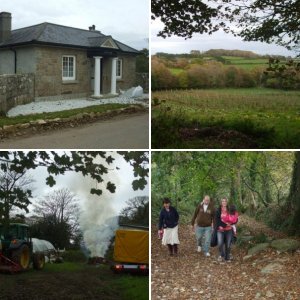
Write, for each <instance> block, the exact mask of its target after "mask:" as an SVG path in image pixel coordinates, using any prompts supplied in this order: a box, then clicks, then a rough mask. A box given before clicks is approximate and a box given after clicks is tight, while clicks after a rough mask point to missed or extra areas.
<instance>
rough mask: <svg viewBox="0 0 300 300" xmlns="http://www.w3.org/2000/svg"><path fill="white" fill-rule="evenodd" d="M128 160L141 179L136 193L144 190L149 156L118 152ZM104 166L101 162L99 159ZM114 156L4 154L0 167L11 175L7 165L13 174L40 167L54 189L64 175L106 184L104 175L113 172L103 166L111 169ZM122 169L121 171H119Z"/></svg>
mask: <svg viewBox="0 0 300 300" xmlns="http://www.w3.org/2000/svg"><path fill="white" fill-rule="evenodd" d="M116 153H117V154H119V155H120V156H121V157H123V158H124V159H125V161H126V162H128V163H129V164H130V165H131V166H132V167H133V171H134V177H136V178H137V177H138V179H135V180H134V181H133V182H132V187H133V189H134V190H138V189H141V190H142V189H144V188H145V186H146V184H147V180H146V179H145V178H147V177H148V170H149V169H148V161H149V157H148V152H140V151H119V152H116ZM99 158H100V159H101V162H97V159H99ZM114 160H115V159H114V158H113V156H112V155H111V154H110V152H106V151H72V152H55V151H51V152H47V151H28V152H23V151H1V152H0V167H1V170H2V171H4V172H6V171H7V163H9V170H10V171H13V172H16V173H18V174H21V173H23V172H26V171H27V170H31V169H36V168H37V167H45V168H47V171H48V177H47V178H46V184H47V185H49V186H50V187H52V186H54V185H55V184H56V181H55V179H54V176H56V175H63V174H65V173H66V172H70V171H71V172H76V173H81V174H82V175H83V176H90V177H91V178H92V179H94V180H96V181H97V182H98V183H101V182H103V181H104V179H103V175H105V174H107V173H108V172H109V171H110V170H109V168H108V167H107V166H105V165H104V164H103V161H105V162H106V163H107V164H108V165H112V163H113V162H114ZM116 168H118V167H116ZM106 189H107V190H109V191H110V192H111V193H114V192H115V190H116V185H115V184H114V183H113V182H111V181H108V182H107V183H106ZM91 193H92V194H97V195H99V196H100V195H101V194H102V190H101V189H97V188H92V189H91Z"/></svg>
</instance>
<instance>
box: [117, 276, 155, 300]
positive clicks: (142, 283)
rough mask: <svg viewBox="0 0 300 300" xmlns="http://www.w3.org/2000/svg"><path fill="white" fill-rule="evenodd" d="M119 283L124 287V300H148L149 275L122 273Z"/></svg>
mask: <svg viewBox="0 0 300 300" xmlns="http://www.w3.org/2000/svg"><path fill="white" fill-rule="evenodd" d="M118 284H119V285H120V287H121V288H122V289H123V293H122V296H123V297H124V300H133V299H139V300H147V299H149V292H148V290H149V277H148V276H131V275H125V274H124V275H122V276H121V277H120V278H119V279H118Z"/></svg>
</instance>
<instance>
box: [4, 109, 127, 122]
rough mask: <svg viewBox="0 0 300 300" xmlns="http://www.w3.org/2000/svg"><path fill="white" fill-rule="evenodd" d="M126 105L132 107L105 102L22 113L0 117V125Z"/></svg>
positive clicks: (67, 116) (96, 111)
mask: <svg viewBox="0 0 300 300" xmlns="http://www.w3.org/2000/svg"><path fill="white" fill-rule="evenodd" d="M126 107H130V104H104V105H94V106H89V107H83V108H76V109H70V110H63V111H57V112H50V113H40V114H32V115H25V116H23V115H21V116H16V117H0V126H4V125H16V124H23V123H29V122H30V121H35V120H39V119H43V120H45V119H56V118H61V119H64V118H69V117H71V116H75V115H77V114H80V113H92V112H94V113H105V112H107V111H112V110H117V109H120V108H126Z"/></svg>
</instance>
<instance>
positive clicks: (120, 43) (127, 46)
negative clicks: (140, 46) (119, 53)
mask: <svg viewBox="0 0 300 300" xmlns="http://www.w3.org/2000/svg"><path fill="white" fill-rule="evenodd" d="M112 39H113V40H114V41H115V42H117V43H119V44H121V45H123V46H125V47H128V48H130V49H131V50H134V51H136V52H140V51H139V50H137V49H134V48H132V47H130V46H128V45H126V44H124V43H122V42H120V41H118V40H116V39H114V38H112Z"/></svg>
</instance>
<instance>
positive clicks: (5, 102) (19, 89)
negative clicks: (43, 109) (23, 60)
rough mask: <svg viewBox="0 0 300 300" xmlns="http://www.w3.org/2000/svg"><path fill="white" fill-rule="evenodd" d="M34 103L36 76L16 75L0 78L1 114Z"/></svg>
mask: <svg viewBox="0 0 300 300" xmlns="http://www.w3.org/2000/svg"><path fill="white" fill-rule="evenodd" d="M33 101H34V75H33V74H15V75H1V76H0V113H6V112H7V111H9V110H10V109H11V108H13V107H14V106H17V105H21V104H26V103H30V102H33Z"/></svg>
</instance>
